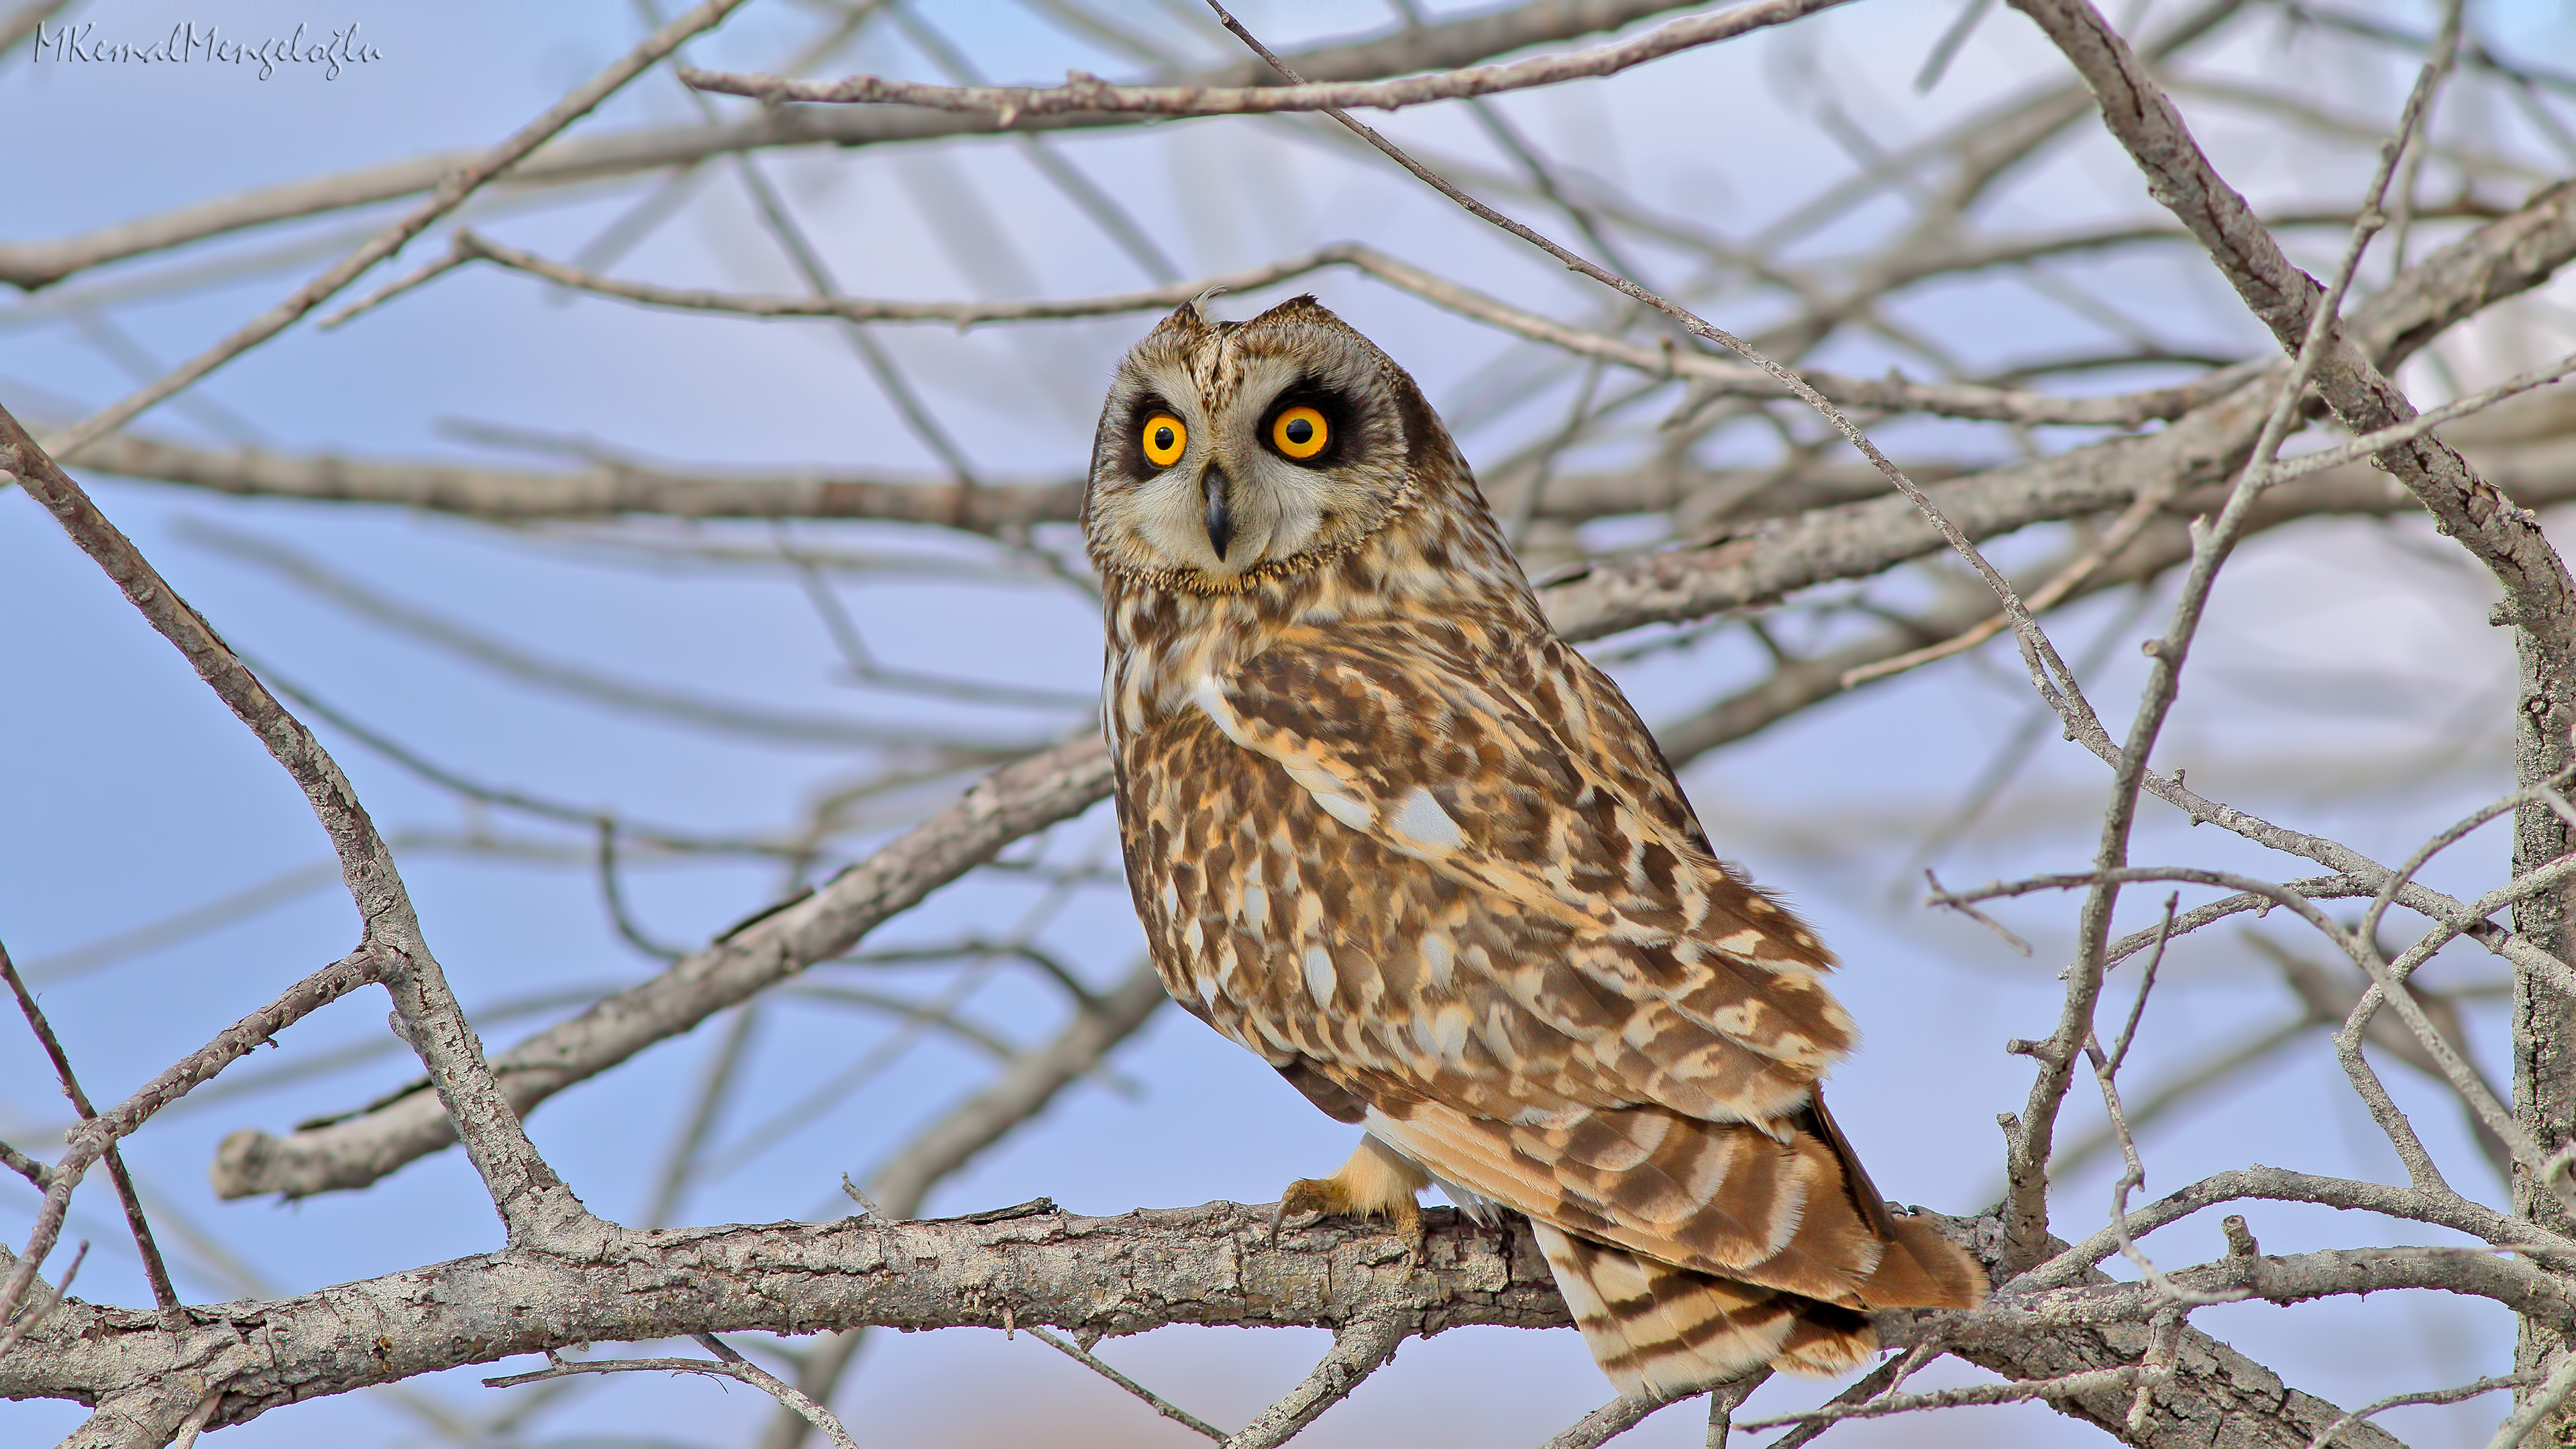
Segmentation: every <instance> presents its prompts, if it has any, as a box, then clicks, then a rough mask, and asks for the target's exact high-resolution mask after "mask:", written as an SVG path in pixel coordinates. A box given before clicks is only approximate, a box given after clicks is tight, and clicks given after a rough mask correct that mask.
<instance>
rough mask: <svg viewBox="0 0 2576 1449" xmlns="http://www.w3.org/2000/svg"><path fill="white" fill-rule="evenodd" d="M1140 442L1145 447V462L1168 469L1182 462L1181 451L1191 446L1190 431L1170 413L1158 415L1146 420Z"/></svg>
mask: <svg viewBox="0 0 2576 1449" xmlns="http://www.w3.org/2000/svg"><path fill="white" fill-rule="evenodd" d="M1140 440H1141V441H1142V442H1143V443H1144V445H1145V461H1146V462H1148V463H1151V464H1153V465H1154V466H1155V467H1157V468H1168V467H1170V466H1172V465H1173V464H1174V463H1177V462H1179V461H1181V450H1182V449H1183V448H1186V447H1188V446H1189V444H1190V430H1189V429H1187V428H1185V427H1182V426H1181V420H1180V419H1179V418H1176V417H1173V416H1172V415H1171V414H1170V413H1156V414H1154V415H1153V416H1152V417H1150V418H1147V419H1146V420H1145V431H1144V433H1143V434H1142V436H1141V439H1140Z"/></svg>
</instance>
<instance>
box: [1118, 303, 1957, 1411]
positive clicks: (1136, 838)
mask: <svg viewBox="0 0 2576 1449" xmlns="http://www.w3.org/2000/svg"><path fill="white" fill-rule="evenodd" d="M1082 523H1083V529H1084V534H1085V539H1086V542H1087V546H1088V548H1089V551H1090V556H1091V559H1092V562H1093V563H1094V565H1095V566H1096V567H1097V569H1098V571H1099V575H1100V579H1101V583H1102V590H1103V596H1104V602H1105V609H1106V616H1107V619H1106V623H1107V634H1108V651H1107V652H1108V659H1107V668H1106V671H1105V678H1104V681H1103V698H1102V714H1103V718H1104V723H1105V727H1106V730H1107V733H1108V736H1109V744H1110V749H1111V753H1112V755H1113V756H1114V758H1115V762H1116V771H1117V801H1118V821H1119V832H1120V838H1121V841H1122V844H1123V847H1124V851H1125V857H1126V867H1127V879H1128V882H1129V884H1130V885H1131V886H1132V888H1133V890H1134V894H1135V900H1136V910H1137V914H1138V916H1139V917H1140V918H1141V920H1142V921H1143V923H1144V927H1145V934H1146V937H1147V939H1148V941H1149V942H1150V944H1151V949H1152V953H1153V959H1154V963H1155V965H1156V967H1157V968H1158V969H1159V971H1160V973H1161V975H1162V978H1163V981H1164V984H1165V985H1166V986H1168V987H1169V988H1170V990H1171V993H1172V995H1173V997H1174V998H1175V999H1176V1000H1178V1001H1179V1002H1180V1004H1181V1005H1182V1006H1183V1007H1185V1008H1187V1009H1188V1010H1189V1011H1191V1012H1192V1013H1194V1014H1195V1015H1197V1016H1198V1017H1199V1018H1200V1019H1201V1020H1203V1021H1205V1022H1207V1023H1208V1024H1209V1025H1210V1026H1213V1027H1215V1028H1216V1029H1217V1030H1218V1031H1219V1032H1222V1033H1223V1034H1225V1035H1226V1036H1227V1037H1230V1038H1232V1039H1233V1040H1234V1041H1235V1042H1237V1043H1239V1044H1240V1045H1242V1046H1244V1047H1245V1048H1247V1049H1249V1050H1251V1051H1253V1052H1255V1053H1258V1054H1259V1055H1260V1056H1261V1058H1262V1059H1263V1060H1264V1061H1267V1062H1268V1063H1270V1065H1271V1066H1273V1067H1274V1068H1276V1069H1277V1070H1278V1071H1279V1073H1280V1074H1281V1075H1282V1076H1284V1077H1286V1078H1287V1079H1288V1081H1289V1082H1290V1083H1291V1084H1293V1085H1294V1086H1295V1087H1296V1088H1297V1089H1298V1090H1299V1091H1300V1092H1303V1093H1304V1094H1305V1095H1306V1096H1307V1098H1308V1099H1310V1100H1311V1101H1312V1102H1313V1103H1314V1104H1315V1105H1316V1106H1318V1107H1320V1108H1322V1109H1323V1110H1324V1111H1325V1112H1327V1113H1329V1114H1331V1115H1332V1116H1334V1117H1336V1118H1338V1119H1340V1120H1342V1121H1345V1122H1351V1123H1356V1124H1359V1125H1361V1126H1362V1127H1364V1128H1365V1134H1364V1135H1363V1136H1362V1138H1361V1139H1360V1144H1359V1147H1358V1150H1357V1151H1355V1152H1354V1153H1353V1154H1352V1155H1351V1158H1350V1160H1349V1161H1348V1162H1346V1163H1345V1164H1343V1166H1342V1167H1341V1169H1340V1170H1339V1171H1337V1172H1335V1173H1334V1174H1333V1175H1332V1176H1330V1177H1326V1178H1321V1179H1306V1180H1301V1181H1298V1182H1295V1183H1292V1184H1291V1185H1290V1186H1289V1187H1288V1189H1287V1191H1286V1193H1285V1194H1283V1196H1282V1198H1281V1200H1280V1211H1281V1212H1283V1213H1299V1212H1305V1211H1311V1210H1320V1211H1323V1212H1328V1213H1350V1214H1361V1215H1377V1216H1385V1217H1389V1218H1391V1219H1393V1220H1394V1223H1395V1225H1396V1227H1397V1228H1398V1229H1399V1231H1401V1232H1402V1233H1403V1234H1404V1236H1405V1237H1406V1238H1407V1240H1408V1242H1411V1243H1414V1244H1416V1245H1417V1248H1418V1243H1419V1237H1420V1226H1419V1225H1420V1213H1419V1209H1418V1207H1417V1205H1416V1203H1417V1194H1419V1193H1420V1191H1421V1190H1422V1189H1423V1188H1425V1187H1427V1186H1430V1185H1433V1184H1438V1185H1440V1186H1441V1187H1443V1188H1444V1189H1445V1190H1446V1191H1447V1192H1448V1193H1449V1194H1450V1195H1451V1196H1452V1197H1453V1198H1455V1199H1456V1200H1457V1201H1459V1202H1461V1203H1462V1204H1465V1205H1468V1206H1469V1207H1470V1208H1471V1210H1472V1209H1478V1208H1482V1209H1485V1210H1487V1211H1490V1208H1491V1206H1492V1205H1499V1206H1501V1207H1504V1208H1509V1209H1511V1210H1512V1211H1514V1212H1518V1213H1522V1214H1525V1215H1526V1216H1527V1217H1528V1218H1529V1221H1530V1224H1531V1227H1532V1229H1533V1231H1534V1232H1535V1233H1536V1235H1537V1240H1538V1244H1539V1246H1540V1248H1541V1249H1542V1250H1543V1251H1544V1253H1545V1254H1546V1258H1547V1262H1548V1265H1549V1267H1550V1268H1551V1269H1552V1270H1553V1271H1554V1273H1555V1276H1556V1281H1557V1284H1558V1286H1559V1287H1560V1288H1561V1289H1562V1290H1563V1292H1564V1295H1565V1301H1566V1304H1567V1305H1568V1307H1569V1308H1570V1309H1571V1310H1572V1312H1573V1315H1574V1320H1575V1323H1576V1325H1577V1326H1578V1327H1579V1328H1580V1329H1581V1330H1582V1332H1583V1336H1584V1340H1585V1342H1586V1345H1587V1346H1588V1347H1589V1348H1590V1349H1591V1351H1592V1354H1593V1357H1594V1358H1595V1359H1596V1360H1597V1361H1598V1362H1599V1364H1600V1365H1601V1368H1602V1370H1603V1371H1604V1372H1605V1373H1607V1374H1608V1375H1609V1377H1610V1379H1611V1381H1612V1382H1613V1383H1615V1384H1616V1385H1617V1386H1618V1387H1619V1388H1620V1389H1621V1390H1622V1391H1623V1392H1626V1393H1630V1394H1647V1393H1653V1394H1658V1395H1666V1396H1671V1395H1679V1394H1682V1393H1686V1392H1689V1391H1692V1390H1695V1389H1700V1388H1705V1387H1708V1386H1709V1385H1711V1384H1713V1383H1717V1382H1720V1381H1722V1380H1726V1379H1730V1378H1734V1377H1737V1376H1740V1375H1741V1374H1743V1373H1745V1372H1746V1371H1748V1370H1750V1369H1752V1368H1754V1367H1757V1366H1759V1365H1762V1364H1766V1363H1767V1364H1769V1365H1771V1366H1772V1367H1774V1368H1778V1369H1783V1370H1787V1371H1789V1372H1793V1373H1805V1374H1834V1373H1840V1372H1843V1371H1845V1370H1848V1369H1850V1368H1852V1367H1854V1366H1856V1365H1858V1364H1859V1363H1861V1362H1863V1361H1864V1360H1865V1359H1866V1358H1867V1356H1868V1355H1869V1354H1871V1353H1872V1352H1873V1351H1874V1350H1875V1349H1876V1347H1877V1343H1876V1339H1875V1337H1874V1335H1873V1333H1872V1330H1871V1326H1870V1319H1869V1314H1870V1312H1871V1310H1873V1309H1881V1308H1896V1307H1971V1306H1974V1305H1975V1304H1976V1303H1977V1302H1978V1301H1979V1299H1980V1297H1981V1296H1982V1294H1983V1291H1984V1287H1985V1280H1984V1276H1983V1274H1982V1273H1981V1272H1980V1271H1979V1270H1978V1268H1977V1266H1976V1264H1975V1263H1974V1261H1973V1260H1971V1259H1970V1258H1969V1257H1968V1256H1967V1255H1966V1254H1965V1253H1963V1252H1961V1251H1960V1250H1959V1249H1957V1248H1956V1247H1954V1246H1952V1245H1951V1244H1950V1243H1949V1242H1948V1241H1946V1240H1945V1239H1943V1238H1941V1237H1940V1236H1939V1235H1937V1234H1936V1233H1935V1232H1933V1231H1932V1229H1931V1227H1930V1225H1929V1224H1928V1223H1927V1222H1924V1221H1923V1220H1920V1219H1915V1218H1908V1217H1903V1216H1899V1215H1897V1214H1895V1213H1892V1212H1891V1211H1890V1210H1889V1208H1888V1205H1887V1204H1885V1203H1884V1202H1882V1201H1881V1200H1880V1198H1879V1195H1878V1191H1877V1189H1876V1188H1874V1187H1872V1186H1871V1185H1870V1181H1869V1177H1868V1174H1866V1173H1865V1172H1863V1171H1862V1169H1861V1165H1860V1162H1859V1160H1858V1159H1857V1158H1856V1157H1855V1156H1854V1155H1853V1152H1852V1148H1851V1144H1850V1143H1849V1142H1848V1141H1846V1140H1845V1139H1844V1137H1843V1134H1842V1133H1841V1131H1840V1130H1839V1129H1838V1128H1837V1127H1836V1126H1835V1125H1834V1119H1833V1117H1832V1115H1831V1114H1829V1113H1828V1112H1827V1111H1826V1110H1825V1103H1824V1099H1823V1097H1822V1096H1821V1095H1819V1093H1818V1087H1817V1083H1818V1079H1819V1078H1820V1077H1821V1076H1823V1075H1824V1073H1825V1071H1826V1069H1827V1068H1828V1067H1830V1066H1831V1065H1832V1064H1833V1063H1834V1061H1835V1060H1837V1059H1838V1058H1840V1057H1841V1056H1843V1055H1844V1054H1845V1053H1847V1052H1849V1051H1850V1050H1851V1049H1852V1047H1853V1046H1854V1044H1855V1041H1856V1032H1855V1029H1854V1026H1853V1023H1852V1020H1851V1018H1850V1016H1849V1015H1848V1014H1846V1013H1845V1012H1844V1010H1843V1009H1842V1007H1841V1006H1840V1005H1838V1004H1837V1003H1836V1002H1835V1001H1834V999H1833V997H1832V996H1831V995H1829V994H1828V993H1827V992H1826V990H1825V987H1824V983H1823V976H1824V973H1825V972H1826V971H1827V970H1829V969H1830V968H1831V967H1832V966H1833V964H1834V958H1833V956H1832V955H1831V954H1830V953H1828V952H1827V951H1826V950H1825V948H1824V946H1823V945H1822V943H1820V942H1819V941H1818V940H1817V939H1816V936H1815V934H1814V933H1813V932H1812V931H1810V930H1809V929H1808V928H1807V927H1806V926H1805V925H1804V924H1802V923H1801V922H1800V921H1799V920H1798V918H1797V917H1796V916H1794V915H1792V914H1791V913H1790V912H1789V911H1788V910H1787V909H1786V908H1784V907H1783V906H1781V905H1780V904H1779V903H1778V902H1777V901H1775V900H1773V899H1771V898H1770V897H1769V896H1767V895H1765V894H1764V893H1763V892H1762V891H1760V890H1758V889H1756V888H1755V887H1754V886H1753V885H1751V884H1750V883H1749V882H1748V881H1747V880H1746V879H1745V877H1744V876H1743V875H1742V874H1741V873H1740V872H1739V871H1738V870H1736V869H1735V868H1734V867H1731V866H1729V865H1727V864H1725V863H1722V862H1720V861H1719V860H1718V859H1717V858H1716V857H1715V856H1714V855H1713V854H1712V853H1711V851H1710V848H1709V843H1708V839H1707V837H1706V835H1705V834H1704V833H1702V831H1701V829H1700V826H1699V823H1698V821H1697V819H1696V818H1695V817H1694V816H1693V814H1692V812H1691V808H1690V805H1689V803H1688V802H1687V801H1686V800H1685V799H1684V798H1683V795H1682V791H1681V787H1680V786H1679V785H1678V784H1677V783H1676V782H1675V780H1674V778H1673V772H1672V767H1671V766H1670V765H1669V764H1668V763H1667V762H1666V761H1665V760H1664V757H1663V754H1662V752H1661V751H1660V750H1659V749H1657V747H1656V745H1655V741H1654V738H1653V736H1651V735H1650V734H1648V733H1647V731H1646V728H1645V726H1644V725H1643V724H1642V723H1640V722H1639V720H1638V718H1637V715H1636V712H1635V711H1634V710H1633V709H1631V708H1630V707H1629V705H1628V702H1627V700H1626V699H1625V698H1624V697H1622V696H1621V694H1620V693H1619V689H1618V687H1617V686H1616V685H1614V684H1612V683H1611V682H1610V679H1609V677H1608V676H1606V675H1604V674H1603V673H1602V672H1601V671H1600V670H1599V669H1597V668H1595V667H1594V666H1593V665H1592V664H1591V663H1590V662H1589V661H1588V660H1586V659H1585V658H1584V657H1583V656H1582V655H1580V654H1578V653H1576V652H1575V651H1574V650H1573V649H1571V648H1570V647H1568V646H1567V645H1566V644H1565V643H1564V642H1563V641H1562V640H1560V639H1559V638H1557V636H1556V634H1555V632H1554V631H1553V630H1552V629H1550V628H1549V626H1548V623H1547V620H1546V618H1545V617H1544V616H1543V615H1542V614H1541V612H1540V610H1539V605H1538V600H1537V598H1536V596H1535V595H1533V594H1532V592H1531V590H1530V586H1529V581H1528V580H1527V579H1526V578H1525V577H1524V576H1523V575H1522V573H1521V570H1520V566H1519V565H1518V564H1517V563H1516V562H1515V561H1514V559H1513V557H1512V553H1511V550H1510V549H1509V548H1508V547H1507V546H1506V545H1505V543H1504V541H1503V537H1502V534H1501V531H1500V530H1499V529H1498V528H1497V527H1496V526H1495V523H1494V519H1493V516H1492V515H1491V514H1490V513H1489V512H1488V511H1487V509H1486V506H1485V503H1484V500H1483V498H1482V496H1481V495H1480V494H1479V493H1478V492H1477V489H1476V484H1475V480H1474V478H1473V476H1472V475H1471V474H1470V473H1469V471H1468V468H1467V464H1466V461H1465V459H1464V458H1463V457H1461V456H1460V454H1459V452H1458V449H1457V446H1456V444H1454V443H1453V442H1451V441H1450V438H1449V434H1448V431H1447V430H1446V429H1445V428H1443V427H1442V425H1441V423H1440V420H1439V418H1438V417H1437V416H1435V415H1434V414H1433V413H1432V410H1431V407H1430V405H1429V404H1428V403H1426V402H1425V401H1424V400H1423V397H1422V393H1421V391H1420V389H1419V388H1417V387H1416V386H1415V385H1414V382H1413V379H1412V378H1411V377H1410V376H1408V375H1407V374H1406V373H1405V371H1404V369H1403V368H1401V367H1398V366H1397V365H1396V364H1395V362H1394V361H1393V360H1392V359H1390V358H1389V357H1388V356H1387V355H1386V354H1385V353H1383V352H1381V351H1379V350H1378V348H1377V347H1376V346H1374V345H1373V344H1371V343H1370V342H1369V341H1368V339H1366V338H1364V337H1362V336H1361V335H1360V334H1359V333H1358V332H1356V331H1355V330H1353V329H1352V328H1351V327H1350V326H1349V325H1348V324H1346V323H1344V322H1343V321H1342V320H1341V319H1340V318H1338V317H1336V316H1334V315H1333V314H1332V313H1331V312H1330V311H1328V310H1326V309H1325V308H1324V307H1323V306H1322V305H1321V304H1319V303H1318V302H1316V301H1315V299H1314V298H1312V297H1300V298H1297V299H1295V300H1293V301H1289V302H1284V303H1281V304H1280V305H1279V306H1276V307H1273V308H1271V309H1270V310H1269V311H1267V312H1264V313H1262V314H1261V315H1260V316H1258V317H1255V318H1253V319H1252V320H1251V321H1249V322H1242V323H1234V322H1220V321H1216V320H1214V319H1212V318H1211V317H1209V316H1208V315H1207V313H1206V312H1205V311H1204V310H1203V309H1202V307H1201V306H1200V305H1199V304H1198V303H1192V304H1191V305H1189V306H1185V307H1183V308H1181V309H1180V310H1179V311H1177V312H1175V313H1173V314H1172V315H1171V316H1170V317H1168V318H1166V319H1164V320H1163V322H1162V323H1161V324H1160V325H1158V326H1156V327H1155V329H1154V330H1153V332H1152V333H1150V334H1149V335H1148V336H1147V337H1146V338H1145V339H1144V340H1143V341H1142V342H1140V343H1138V344H1137V346H1136V348H1135V350H1134V351H1133V352H1131V353H1129V354H1128V356H1127V357H1126V359H1125V360H1124V361H1123V362H1121V363H1120V364H1119V367H1118V371H1117V377H1116V380H1115V381H1114V382H1113V383H1112V385H1111V386H1110V389H1109V397H1108V401H1107V403H1106V404H1105V405H1104V406H1103V408H1102V409H1101V414H1100V428H1099V432H1098V434H1097V437H1096V439H1095V441H1094V443H1093V448H1092V458H1091V478H1090V487H1089V489H1088V491H1087V493H1086V496H1085V499H1084V504H1083V512H1082ZM1274 1221H1275V1220H1274Z"/></svg>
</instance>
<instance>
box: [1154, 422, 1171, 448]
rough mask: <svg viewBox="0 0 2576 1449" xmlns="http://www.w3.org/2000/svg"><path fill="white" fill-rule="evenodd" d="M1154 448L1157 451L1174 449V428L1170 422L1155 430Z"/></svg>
mask: <svg viewBox="0 0 2576 1449" xmlns="http://www.w3.org/2000/svg"><path fill="white" fill-rule="evenodd" d="M1154 448H1155V451H1157V452H1164V453H1168V452H1170V451H1171V450H1172V428H1171V425H1170V424H1169V423H1166V424H1164V425H1163V426H1161V427H1159V428H1156V429H1155V430H1154Z"/></svg>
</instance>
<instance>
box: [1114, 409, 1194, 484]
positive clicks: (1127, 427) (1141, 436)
mask: <svg viewBox="0 0 2576 1449" xmlns="http://www.w3.org/2000/svg"><path fill="white" fill-rule="evenodd" d="M1180 411H1181V410H1180V409H1178V408H1176V407H1174V406H1172V405H1171V404H1170V403H1167V402H1165V401H1163V398H1162V395H1161V394H1160V393H1152V392H1148V393H1142V394H1139V395H1138V396H1137V398H1136V400H1135V402H1133V403H1131V404H1129V406H1128V408H1127V421H1126V422H1125V423H1124V424H1122V425H1121V426H1120V427H1119V429H1118V436H1117V437H1116V438H1115V439H1114V440H1113V442H1112V446H1113V447H1114V448H1115V449H1116V450H1117V453H1116V456H1117V459H1118V471H1119V472H1120V473H1122V474H1124V475H1125V476H1127V477H1129V478H1144V477H1148V476H1150V475H1152V474H1155V473H1159V472H1161V471H1162V470H1161V469H1160V468H1157V467H1155V466H1154V465H1153V464H1152V463H1150V462H1147V461H1146V459H1145V420H1146V419H1147V418H1150V417H1152V416H1153V415H1154V414H1156V413H1170V414H1171V415H1172V416H1174V417H1178V416H1180Z"/></svg>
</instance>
